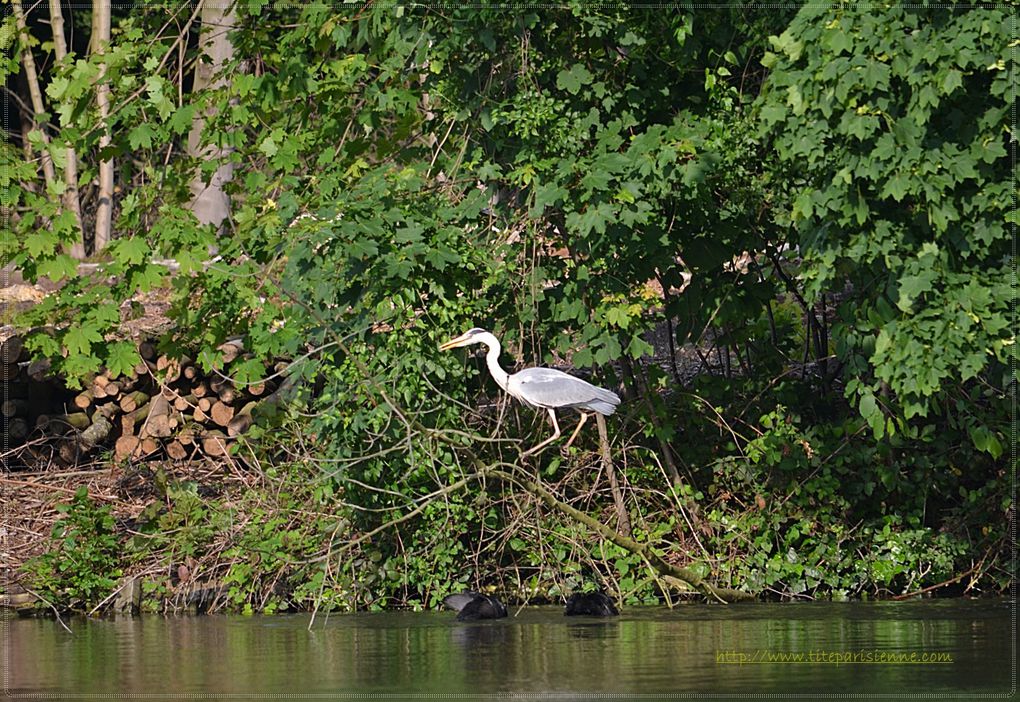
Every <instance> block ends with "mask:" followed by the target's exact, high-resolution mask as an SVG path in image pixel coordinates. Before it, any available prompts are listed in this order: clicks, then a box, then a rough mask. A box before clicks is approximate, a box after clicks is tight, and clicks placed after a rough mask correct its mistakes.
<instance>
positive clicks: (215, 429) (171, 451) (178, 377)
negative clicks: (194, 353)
mask: <svg viewBox="0 0 1020 702" xmlns="http://www.w3.org/2000/svg"><path fill="white" fill-rule="evenodd" d="M219 351H220V353H221V354H222V357H223V359H224V366H225V367H224V369H222V371H220V372H217V371H213V372H212V373H209V374H206V373H203V372H202V371H201V370H200V369H199V368H198V366H196V365H195V364H194V362H193V361H192V359H190V358H186V357H185V358H179V359H178V358H170V357H169V356H166V355H161V354H158V353H157V350H156V346H155V344H154V343H152V342H149V341H143V342H141V343H140V344H139V345H138V353H139V357H140V360H139V362H138V364H137V365H136V366H135V368H134V369H133V372H132V373H131V374H129V375H126V376H125V375H121V376H119V377H116V378H114V377H111V375H110V374H109V373H108V372H103V373H100V374H99V375H96V376H95V377H94V378H92V379H91V380H90V382H88V383H87V384H86V385H85V388H84V389H83V390H80V391H77V392H76V393H74V394H71V393H69V392H67V391H64V390H63V389H62V388H61V389H58V391H57V392H51V393H49V394H50V395H51V396H55V397H52V399H51V401H50V402H49V403H48V405H42V406H41V405H40V403H39V402H32V401H30V398H31V397H32V396H34V395H39V394H40V393H38V392H37V391H36V390H34V389H33V388H38V386H40V385H43V384H46V383H48V384H49V385H51V386H52V385H53V384H54V383H55V382H56V381H55V380H53V379H51V378H48V370H49V365H48V364H47V363H45V362H43V363H29V362H27V360H25V359H24V358H23V353H24V352H23V348H22V342H21V339H20V337H17V336H12V337H10V338H8V339H7V340H6V341H4V342H3V345H2V347H0V361H2V365H0V373H2V374H3V378H4V382H5V383H6V384H8V386H9V388H10V391H9V392H8V395H9V397H10V399H8V400H7V401H5V402H3V404H2V407H0V411H2V414H3V422H4V431H5V432H6V434H7V437H8V439H9V445H10V446H12V447H15V446H18V445H20V444H22V443H25V442H27V441H33V440H35V439H40V438H45V439H46V440H45V441H43V442H38V443H43V444H48V445H50V446H51V447H53V446H55V448H56V454H57V455H59V458H60V461H61V462H62V463H65V464H68V465H73V464H75V463H78V462H79V461H81V460H82V459H84V458H87V457H88V456H89V455H90V454H93V453H95V452H97V451H98V450H100V449H102V448H112V449H113V456H114V458H115V460H118V461H121V460H126V459H152V458H162V457H166V458H170V459H173V460H185V459H193V458H198V457H200V456H202V455H205V456H212V457H217V456H224V455H226V454H227V453H228V452H229V451H230V447H231V446H232V444H233V443H235V441H236V438H237V437H238V436H239V435H241V434H243V433H244V432H246V431H247V430H248V429H249V428H250V427H251V426H252V425H253V424H254V423H256V422H257V421H258V420H259V419H265V418H266V417H268V416H270V415H271V414H273V413H274V412H275V410H276V408H277V407H278V406H279V404H280V402H281V400H284V399H286V398H285V397H284V395H285V394H289V390H288V388H290V386H291V384H290V383H288V382H284V383H282V387H281V386H280V384H279V383H277V382H276V381H274V380H266V381H262V382H258V383H254V384H250V385H246V386H235V384H234V383H233V382H232V381H231V380H230V375H231V373H230V366H231V364H233V363H234V362H235V361H237V360H238V359H242V358H244V357H245V353H244V344H243V340H234V341H229V342H227V343H226V344H223V345H222V346H220V347H219ZM283 367H285V364H283V363H277V364H276V366H275V367H270V368H268V369H267V371H266V374H265V375H272V374H273V373H274V372H275V371H276V370H279V369H281V368H283ZM41 394H43V395H45V394H46V393H41ZM37 453H38V452H37ZM50 453H52V451H51V452H50Z"/></svg>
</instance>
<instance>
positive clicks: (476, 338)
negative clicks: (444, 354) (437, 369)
mask: <svg viewBox="0 0 1020 702" xmlns="http://www.w3.org/2000/svg"><path fill="white" fill-rule="evenodd" d="M487 333H488V332H486V331H485V330H484V329H479V328H478V327H475V328H474V329H468V330H467V331H466V332H464V333H463V334H461V335H460V336H458V337H457V338H456V339H450V340H449V341H447V342H446V343H445V344H443V345H442V346H440V347H439V350H440V351H446V350H447V349H455V348H457V347H459V346H470V345H471V344H481V343H483V342H484V338H483V337H484V336H485V335H486V334H487Z"/></svg>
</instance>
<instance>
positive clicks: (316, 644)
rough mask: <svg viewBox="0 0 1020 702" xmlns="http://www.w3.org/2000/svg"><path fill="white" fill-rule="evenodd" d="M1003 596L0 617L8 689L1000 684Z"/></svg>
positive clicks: (831, 688)
mask: <svg viewBox="0 0 1020 702" xmlns="http://www.w3.org/2000/svg"><path fill="white" fill-rule="evenodd" d="M1009 615H1010V609H1009V607H1008V606H1007V605H1006V604H1005V603H1003V602H1002V601H977V602H974V601H960V600H957V601H947V602H919V603H881V604H859V603H858V604H821V603H818V604H808V605H771V604H769V605H755V606H741V607H723V606H711V605H692V606H684V607H680V608H678V609H676V610H672V611H670V610H666V609H662V608H631V609H628V610H625V611H624V612H622V614H621V616H620V617H614V618H612V619H595V618H580V619H577V618H573V617H564V616H563V612H562V609H561V608H558V607H546V608H528V609H524V610H522V611H520V612H518V613H516V616H511V617H509V618H507V619H500V620H495V621H484V622H473V623H460V622H456V621H454V618H453V616H452V615H451V614H450V613H448V612H443V613H417V614H416V613H410V612H400V613H385V614H360V615H353V616H332V617H329V618H328V619H324V618H320V619H318V620H317V621H316V622H315V624H314V626H313V627H312V629H311V630H309V629H308V622H309V619H308V617H307V616H306V615H286V616H276V617H226V616H206V617H186V618H181V619H160V618H154V617H153V618H142V619H110V620H97V621H75V622H72V624H71V626H72V628H73V630H74V633H73V634H71V635H68V634H67V633H66V632H64V631H63V630H62V629H61V628H60V627H59V625H57V624H56V623H55V622H52V621H50V620H46V619H16V620H10V621H8V622H5V627H6V629H7V632H6V633H7V636H6V637H5V642H4V643H5V647H6V651H5V652H4V655H5V656H6V658H5V660H6V661H7V662H9V664H10V669H9V670H10V672H9V676H10V680H9V683H10V685H11V689H12V691H13V692H15V693H17V694H32V695H35V696H38V697H47V696H57V695H59V694H76V695H80V694H115V695H126V694H131V693H137V694H141V693H148V694H153V695H159V694H161V693H162V694H194V693H200V694H203V695H211V696H212V697H213V698H215V696H216V695H219V694H223V695H228V694H231V695H244V694H246V693H255V692H260V693H270V694H273V693H297V692H301V693H321V694H340V693H354V692H358V693H375V694H379V693H384V692H385V693H389V694H425V693H451V692H452V693H480V692H489V693H493V692H520V693H540V692H571V693H579V694H583V693H592V692H608V693H619V694H621V695H633V694H638V693H648V694H655V693H667V692H687V693H690V692H695V693H697V692H706V693H716V694H723V693H730V694H742V693H769V692H774V693H791V692H800V693H816V694H817V693H839V692H844V693H845V692H856V693H866V694H867V693H881V692H899V691H901V690H909V691H912V692H916V693H953V694H976V693H985V694H988V693H996V692H999V693H1003V692H1007V691H1008V690H1009V685H1010V673H1011V665H1012V660H1013V658H1012V650H1013V649H1012V646H1013V645H1014V642H1013V639H1012V633H1011V631H1010V616H1009ZM854 651H872V652H881V653H883V654H892V653H905V654H910V653H911V652H929V653H944V654H949V655H951V656H952V663H948V664H941V665H877V664H869V665H864V664H842V665H834V664H831V663H825V662H821V661H819V660H814V661H812V660H802V661H800V662H796V661H787V662H776V661H773V662H767V661H757V662H751V661H747V662H743V663H734V662H727V660H725V657H726V656H727V655H731V654H732V655H734V656H737V655H744V656H750V655H758V654H760V653H761V652H769V653H772V654H775V653H785V654H799V655H801V656H807V655H810V654H818V653H825V652H829V653H831V652H854Z"/></svg>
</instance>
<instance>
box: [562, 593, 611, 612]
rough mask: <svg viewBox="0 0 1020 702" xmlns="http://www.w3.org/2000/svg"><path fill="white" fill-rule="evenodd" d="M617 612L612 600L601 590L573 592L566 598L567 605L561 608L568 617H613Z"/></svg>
mask: <svg viewBox="0 0 1020 702" xmlns="http://www.w3.org/2000/svg"><path fill="white" fill-rule="evenodd" d="M619 613H620V612H619V610H617V609H616V605H615V604H613V600H612V599H610V597H609V596H608V595H606V594H605V593H603V592H575V593H574V594H573V595H571V596H570V597H569V598H568V599H567V606H566V608H565V609H564V610H563V614H565V615H566V616H568V617H572V616H576V615H588V616H592V617H615V616H616V615H617V614H619Z"/></svg>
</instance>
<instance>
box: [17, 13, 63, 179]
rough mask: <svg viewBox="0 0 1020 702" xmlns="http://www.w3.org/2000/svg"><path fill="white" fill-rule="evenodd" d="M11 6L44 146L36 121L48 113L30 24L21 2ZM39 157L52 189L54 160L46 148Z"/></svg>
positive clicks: (22, 60) (42, 130) (41, 129)
mask: <svg viewBox="0 0 1020 702" xmlns="http://www.w3.org/2000/svg"><path fill="white" fill-rule="evenodd" d="M11 4H12V6H13V9H14V22H15V24H16V25H17V27H18V37H19V39H20V44H21V62H22V65H23V66H24V67H25V77H26V79H27V80H28V95H29V97H30V98H31V101H32V112H34V113H35V114H34V115H33V120H32V122H33V128H34V129H38V130H39V132H40V133H41V134H42V142H43V144H49V143H50V140H49V137H48V136H47V135H46V130H45V129H43V128H42V125H40V124H39V123H38V122H37V121H36V119H35V118H37V117H38V116H39V115H41V114H42V113H43V112H45V111H46V106H45V104H44V103H43V98H42V88H40V86H39V73H38V72H37V71H36V68H35V57H34V56H32V46H31V42H30V41H29V38H30V36H29V33H28V23H27V22H26V21H25V10H24V8H22V6H21V0H11ZM39 156H40V161H41V162H42V171H43V178H45V179H46V186H47V187H50V186H52V185H54V184H55V183H56V181H57V175H56V172H55V171H54V170H53V159H51V158H50V154H49V152H48V151H47V150H46V149H45V148H43V149H42V150H41V151H40V154H39Z"/></svg>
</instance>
